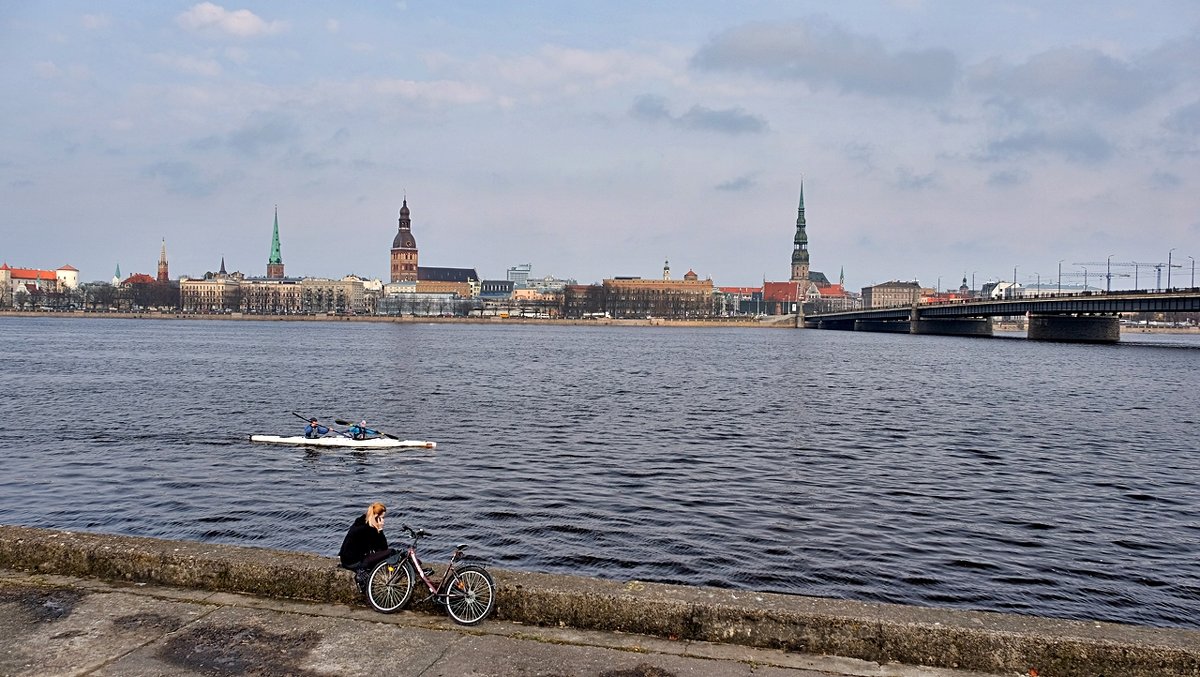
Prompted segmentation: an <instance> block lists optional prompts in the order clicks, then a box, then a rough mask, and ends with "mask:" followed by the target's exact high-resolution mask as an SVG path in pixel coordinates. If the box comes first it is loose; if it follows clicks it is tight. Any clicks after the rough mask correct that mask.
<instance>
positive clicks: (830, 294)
mask: <svg viewBox="0 0 1200 677" xmlns="http://www.w3.org/2000/svg"><path fill="white" fill-rule="evenodd" d="M817 292H819V293H820V294H821V296H822V297H824V298H843V297H845V296H846V288H845V287H843V286H842V285H840V284H819V285H817Z"/></svg>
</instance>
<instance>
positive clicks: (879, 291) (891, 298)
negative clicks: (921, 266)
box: [862, 280, 921, 308]
mask: <svg viewBox="0 0 1200 677" xmlns="http://www.w3.org/2000/svg"><path fill="white" fill-rule="evenodd" d="M920 299H921V285H920V284H918V283H917V282H900V281H898V280H893V281H891V282H884V283H883V284H877V285H874V286H871V287H863V288H862V302H863V308H888V307H891V306H911V305H912V304H914V303H916V302H917V301H919V300H920Z"/></svg>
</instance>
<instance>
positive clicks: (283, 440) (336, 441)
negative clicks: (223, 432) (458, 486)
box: [250, 435, 437, 449]
mask: <svg viewBox="0 0 1200 677" xmlns="http://www.w3.org/2000/svg"><path fill="white" fill-rule="evenodd" d="M250 441H251V442H263V443H266V444H290V445H293V446H303V447H344V448H347V449H395V448H397V447H416V448H419V449H433V448H434V447H436V446H437V443H436V442H425V441H423V440H393V439H392V438H390V437H372V438H368V439H365V440H356V439H353V438H351V437H343V436H337V437H333V436H330V437H305V436H304V435H293V436H291V437H281V436H279V435H251V436H250Z"/></svg>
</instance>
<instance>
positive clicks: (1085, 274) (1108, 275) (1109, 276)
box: [1061, 263, 1130, 291]
mask: <svg viewBox="0 0 1200 677" xmlns="http://www.w3.org/2000/svg"><path fill="white" fill-rule="evenodd" d="M1074 265H1076V266H1089V265H1095V264H1090V263H1076V264H1074ZM1100 265H1104V264H1103V263H1102V264H1100ZM1113 265H1116V264H1113ZM1061 277H1082V278H1083V289H1084V291H1087V286H1088V269H1087V268H1084V269H1083V272H1082V273H1063V274H1062V275H1061ZM1091 277H1103V278H1107V280H1108V289H1107V290H1106V291H1112V279H1113V278H1114V277H1130V275H1129V273H1114V272H1111V271H1110V272H1107V273H1103V274H1100V273H1092V274H1091Z"/></svg>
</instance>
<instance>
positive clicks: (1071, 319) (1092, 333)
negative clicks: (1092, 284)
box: [1028, 315, 1121, 343]
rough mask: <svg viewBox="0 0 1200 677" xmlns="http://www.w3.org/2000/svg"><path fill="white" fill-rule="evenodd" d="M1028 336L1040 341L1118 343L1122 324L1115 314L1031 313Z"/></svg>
mask: <svg viewBox="0 0 1200 677" xmlns="http://www.w3.org/2000/svg"><path fill="white" fill-rule="evenodd" d="M1028 337H1029V338H1030V339H1034V340H1038V341H1074V342H1079V343H1117V342H1118V341H1120V340H1121V324H1120V322H1119V321H1118V320H1117V318H1116V316H1115V315H1086V316H1082V317H1076V316H1074V315H1030V316H1029V333H1028Z"/></svg>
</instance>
